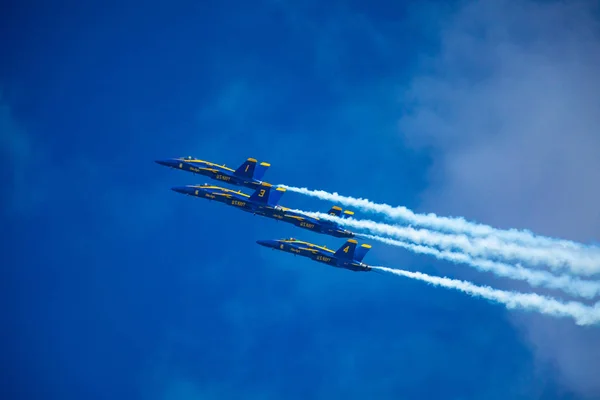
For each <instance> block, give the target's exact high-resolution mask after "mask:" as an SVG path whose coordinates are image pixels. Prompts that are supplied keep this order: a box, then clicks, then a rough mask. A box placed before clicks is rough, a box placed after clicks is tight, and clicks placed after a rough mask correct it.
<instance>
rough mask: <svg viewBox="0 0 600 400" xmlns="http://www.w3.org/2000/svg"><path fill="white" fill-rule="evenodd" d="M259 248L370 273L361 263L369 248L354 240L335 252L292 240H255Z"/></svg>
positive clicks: (366, 266)
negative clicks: (262, 247) (268, 248)
mask: <svg viewBox="0 0 600 400" xmlns="http://www.w3.org/2000/svg"><path fill="white" fill-rule="evenodd" d="M256 243H258V244H260V245H261V246H265V247H270V248H271V249H273V250H282V251H285V252H287V253H292V254H294V255H300V256H304V257H308V258H310V259H312V260H314V261H318V262H322V263H324V264H327V265H331V266H333V267H338V268H345V269H349V270H351V271H355V272H359V271H371V267H370V266H369V265H367V264H364V263H363V262H362V259H363V258H364V257H365V254H367V252H368V251H369V249H370V248H371V246H370V245H368V244H362V245H360V246H357V245H358V242H357V241H356V240H355V239H348V241H346V243H344V245H343V246H342V247H340V248H339V249H338V250H337V251H335V252H334V251H333V250H330V249H328V248H327V247H325V246H317V245H316V244H312V243H308V242H303V241H301V240H296V239H294V238H289V239H279V240H257V241H256Z"/></svg>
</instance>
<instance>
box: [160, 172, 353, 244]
mask: <svg viewBox="0 0 600 400" xmlns="http://www.w3.org/2000/svg"><path fill="white" fill-rule="evenodd" d="M172 189H173V190H174V191H176V192H178V193H181V194H185V195H189V196H196V197H200V198H203V199H208V200H215V201H218V202H220V203H224V204H227V205H230V206H233V207H237V208H239V209H241V210H243V211H246V212H250V213H252V214H255V215H262V216H264V217H268V218H272V219H275V220H277V221H283V222H287V223H290V224H293V225H296V226H298V227H300V228H304V229H308V230H310V231H313V232H317V233H322V234H326V235H331V236H335V237H354V233H352V232H350V231H349V230H347V229H344V228H342V227H341V226H340V225H338V224H337V223H335V222H332V221H327V220H322V219H319V218H315V217H310V216H308V215H305V214H301V213H298V212H295V211H292V210H291V209H289V208H287V207H282V206H279V205H277V203H278V202H279V200H280V199H281V196H283V194H284V193H285V191H286V190H285V188H282V187H277V188H274V187H273V186H272V185H271V184H269V183H263V184H262V185H261V186H260V187H259V188H258V189H256V191H254V193H252V195H250V196H249V195H247V194H245V193H242V192H241V191H239V190H237V191H236V190H231V189H225V188H222V187H219V186H212V185H207V184H205V185H187V186H179V187H174V188H172ZM328 213H329V214H331V215H335V216H338V217H342V218H343V217H344V216H346V215H352V214H353V213H352V211H344V212H342V209H341V207H338V206H333V207H332V208H331V209H330V210H329V211H328Z"/></svg>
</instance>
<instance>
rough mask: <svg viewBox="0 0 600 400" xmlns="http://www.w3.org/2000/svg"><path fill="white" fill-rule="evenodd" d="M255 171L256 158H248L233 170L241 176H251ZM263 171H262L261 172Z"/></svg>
mask: <svg viewBox="0 0 600 400" xmlns="http://www.w3.org/2000/svg"><path fill="white" fill-rule="evenodd" d="M255 171H256V159H254V158H249V159H247V160H246V161H244V163H243V164H242V165H240V166H239V168H238V169H236V170H235V172H234V174H235V175H237V176H240V177H242V178H252V177H253V176H254V173H255ZM263 173H264V172H263Z"/></svg>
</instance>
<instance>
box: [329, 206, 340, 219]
mask: <svg viewBox="0 0 600 400" xmlns="http://www.w3.org/2000/svg"><path fill="white" fill-rule="evenodd" d="M327 214H329V215H333V216H336V217H339V216H341V215H342V207H339V206H333V207H331V208H330V209H329V211H327Z"/></svg>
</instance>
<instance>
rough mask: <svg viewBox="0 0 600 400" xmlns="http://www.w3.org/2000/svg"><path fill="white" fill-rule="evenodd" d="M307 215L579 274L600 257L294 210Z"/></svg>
mask: <svg viewBox="0 0 600 400" xmlns="http://www.w3.org/2000/svg"><path fill="white" fill-rule="evenodd" d="M294 211H296V212H299V213H304V214H306V215H308V216H311V217H315V218H320V219H324V220H329V221H333V222H336V223H338V224H340V225H345V226H350V227H353V228H356V229H365V230H368V231H370V232H372V233H375V234H380V235H388V236H393V237H395V238H398V239H402V240H409V241H411V242H413V243H417V244H424V245H428V246H437V247H440V248H442V249H445V250H460V251H462V252H465V253H467V254H469V255H471V256H473V257H484V258H500V259H504V260H518V261H521V262H523V263H527V264H529V265H539V266H548V267H550V268H552V269H555V270H557V269H564V268H568V269H570V270H571V271H572V272H574V273H576V274H581V275H593V274H596V273H600V259H595V258H593V257H586V256H585V255H581V256H578V255H577V254H575V253H572V252H569V251H565V249H541V248H527V247H520V246H518V245H516V244H514V243H502V242H501V241H498V240H496V238H493V237H488V238H469V237H467V236H465V235H452V234H443V233H439V232H433V231H429V230H426V229H418V230H417V229H414V228H412V227H401V226H397V225H389V224H385V223H381V222H376V221H371V220H357V219H353V218H340V217H336V216H334V215H329V214H325V213H318V212H308V211H301V210H294Z"/></svg>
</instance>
